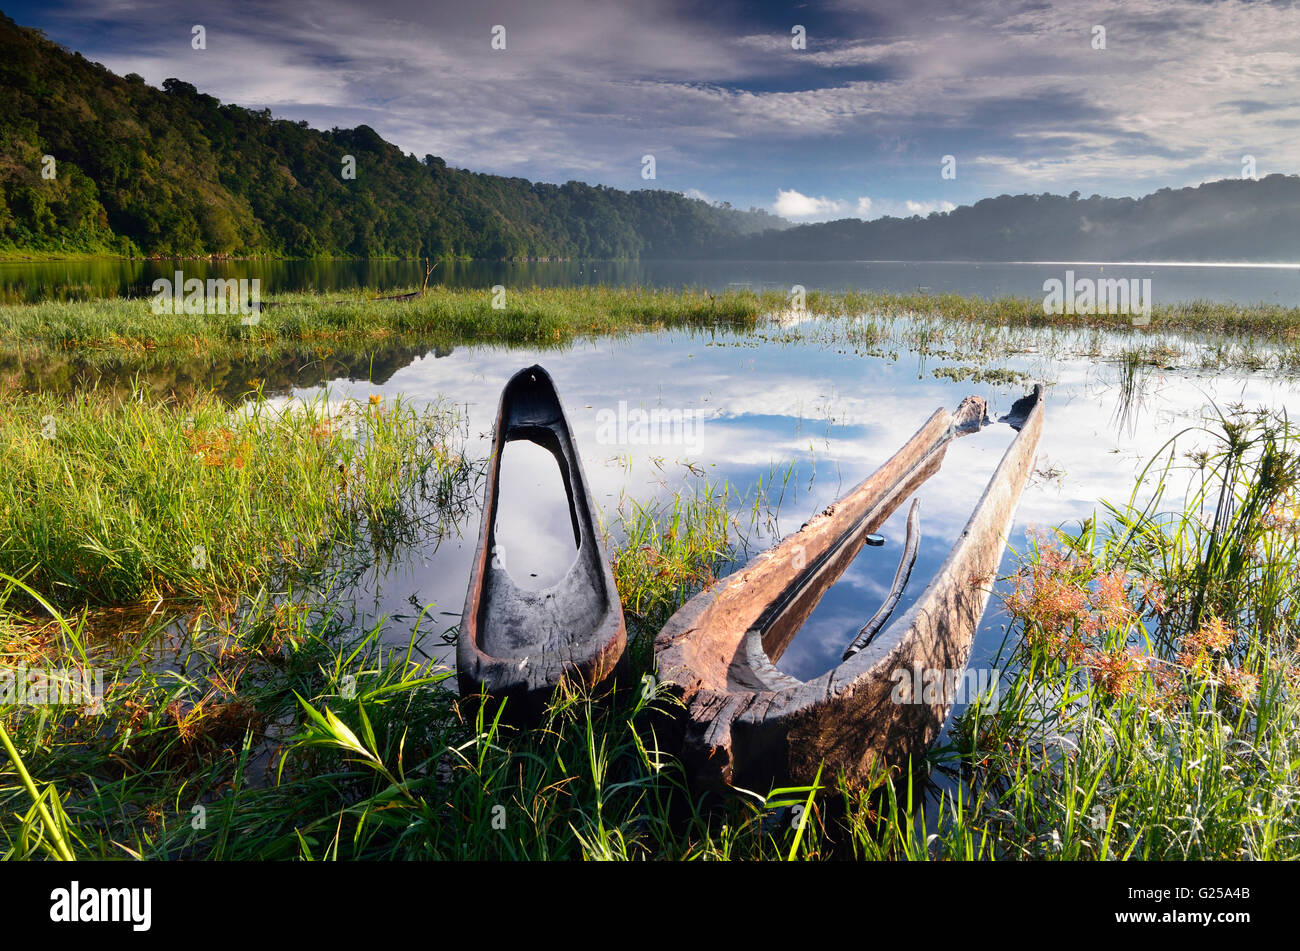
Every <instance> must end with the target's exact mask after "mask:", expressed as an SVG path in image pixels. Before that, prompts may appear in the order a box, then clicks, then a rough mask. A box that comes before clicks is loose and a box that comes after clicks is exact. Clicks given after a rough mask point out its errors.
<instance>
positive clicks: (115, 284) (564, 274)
mask: <svg viewBox="0 0 1300 951" xmlns="http://www.w3.org/2000/svg"><path fill="white" fill-rule="evenodd" d="M177 268H180V269H182V270H183V271H184V272H185V275H186V277H197V278H200V279H205V280H206V279H207V278H208V277H221V278H241V277H245V278H257V279H259V280H260V281H261V282H262V283H261V292H262V293H263V294H274V293H283V292H286V291H299V290H319V291H333V290H340V289H345V288H353V287H375V288H380V289H388V288H401V287H411V286H414V285H418V284H419V283H420V282H421V281H422V280H423V279H424V268H423V265H421V264H419V263H417V262H414V261H223V262H208V261H180V262H171V261H134V262H132V261H76V262H66V263H46V264H22V263H6V262H0V302H6V301H7V302H13V301H34V300H42V299H46V298H54V299H58V300H61V299H67V298H69V297H71V298H87V297H104V296H134V297H142V296H146V295H148V294H150V287H151V285H152V283H153V281H154V279H155V278H159V277H165V278H168V279H170V278H171V277H172V275H173V274H174V272H175V271H176V269H177ZM1067 268H1069V269H1070V270H1073V271H1074V273H1075V277H1076V278H1085V277H1086V278H1093V279H1095V278H1098V277H1105V278H1112V277H1113V278H1124V279H1131V278H1138V279H1148V278H1149V279H1150V280H1151V295H1152V298H1153V300H1154V301H1155V303H1156V304H1167V303H1174V302H1177V301H1186V300H1196V299H1204V300H1215V301H1224V302H1235V303H1246V304H1249V303H1261V302H1267V303H1280V304H1288V305H1300V265H1269V266H1260V267H1254V266H1240V265H1232V266H1229V265H1223V266H1203V265H1176V264H1174V265H1156V264H1105V263H1096V262H1093V263H1075V264H1067V263H1063V262H1062V263H1038V262H1035V263H1016V262H1011V263H936V262H909V261H883V262H882V261H834V262H805V261H634V262H614V261H594V262H593V261H583V262H539V263H506V262H501V263H496V264H492V263H487V262H471V263H455V262H445V263H443V264H441V265H439V266H438V268H437V270H435V271H434V275H433V278H432V279H431V283H438V284H446V285H450V286H456V287H484V288H487V287H491V286H492V285H494V284H502V285H505V286H506V287H520V286H532V285H537V286H542V287H550V286H572V285H582V284H596V283H604V284H639V285H644V286H649V287H669V288H679V287H684V286H691V287H707V288H710V289H713V290H723V289H726V288H728V287H751V288H755V289H758V288H766V289H768V290H773V289H781V290H788V289H789V288H790V287H791V286H792V285H794V284H802V285H803V286H804V287H806V288H808V289H810V290H811V289H821V290H830V291H841V290H850V289H855V290H878V291H896V292H905V291H907V292H910V291H915V290H917V289H918V288H922V289H925V290H928V291H931V292H934V293H945V292H952V293H958V294H971V295H977V296H981V297H1000V296H1007V295H1010V296H1015V297H1029V298H1035V297H1042V296H1043V282H1044V281H1046V280H1048V279H1049V278H1056V279H1058V280H1062V281H1064V279H1065V271H1066V269H1067Z"/></svg>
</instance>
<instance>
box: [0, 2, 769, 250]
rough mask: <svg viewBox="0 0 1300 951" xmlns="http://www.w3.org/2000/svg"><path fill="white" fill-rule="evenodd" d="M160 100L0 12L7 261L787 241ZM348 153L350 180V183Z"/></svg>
mask: <svg viewBox="0 0 1300 951" xmlns="http://www.w3.org/2000/svg"><path fill="white" fill-rule="evenodd" d="M163 87H164V88H163V90H158V89H155V88H153V87H151V86H149V85H147V84H146V83H145V82H144V80H143V79H142V78H141V77H139V76H137V75H134V74H131V75H128V76H126V77H119V76H117V75H115V74H113V73H112V72H110V71H109V70H107V69H105V68H104V67H103V66H101V65H99V64H98V63H93V62H90V61H89V60H87V59H85V58H84V57H83V56H82V55H81V54H80V53H73V52H69V51H68V50H66V49H64V48H63V47H60V46H58V45H56V44H54V43H52V42H50V41H49V40H48V39H46V38H45V37H44V35H43V34H41V33H40V32H39V31H37V30H31V29H26V28H23V27H20V26H18V25H17V24H15V23H14V22H13V21H12V20H10V19H8V18H7V17H5V16H4V15H3V14H0V248H10V249H13V248H21V249H32V250H44V251H87V252H94V251H109V252H117V253H127V252H130V253H143V254H148V255H193V254H232V255H249V254H272V255H284V256H291V257H315V256H341V257H377V256H401V257H424V256H427V257H431V258H436V257H442V256H465V257H473V258H486V259H500V258H520V257H590V258H634V257H687V256H696V255H701V254H705V253H713V252H715V251H716V249H717V247H718V246H719V245H722V244H725V243H726V242H727V241H729V240H734V239H735V238H736V237H737V236H739V235H744V234H749V233H753V232H757V231H762V230H764V229H768V228H781V227H785V226H786V225H787V223H786V222H785V221H784V220H782V219H780V218H777V217H775V216H773V215H769V214H767V213H765V212H761V211H758V212H754V211H750V212H743V211H739V210H735V209H732V208H730V207H729V206H726V205H722V206H715V205H710V204H708V203H706V202H703V201H698V200H695V199H690V198H686V197H684V196H682V195H680V194H677V193H675V192H668V191H661V190H656V189H644V190H639V191H630V192H628V191H619V190H617V189H612V188H605V187H602V186H594V187H593V186H590V185H585V184H582V183H580V182H569V183H568V184H566V185H551V184H542V183H534V182H529V181H526V180H525V179H522V178H504V177H501V176H496V175H482V174H476V173H473V172H469V171H464V170H461V169H455V168H448V167H447V165H446V163H445V162H444V161H443V160H442V159H439V158H436V157H434V156H431V155H426V156H425V157H424V158H423V160H420V159H416V158H415V157H414V156H408V155H404V154H403V153H402V151H401V150H400V149H398V148H397V147H396V146H394V145H391V144H389V143H387V142H385V141H384V140H383V139H381V138H380V137H379V135H378V134H377V133H375V131H374V130H373V129H370V128H369V127H367V126H360V127H358V128H356V129H334V130H333V131H331V132H319V131H317V130H314V129H311V128H309V127H308V126H307V124H306V123H295V122H290V121H286V120H276V119H273V118H272V117H271V114H270V112H269V110H262V111H252V110H248V109H243V108H241V107H239V106H235V105H222V104H221V103H220V102H219V101H218V100H216V99H214V98H213V97H211V96H207V95H204V94H202V93H200V92H198V91H197V90H196V89H195V88H194V86H192V85H190V84H189V83H185V82H182V81H179V80H174V79H172V80H167V81H166V82H165V83H164V84H163ZM47 155H49V156H53V158H54V162H53V165H52V166H51V165H50V163H49V162H47V161H45V160H44V156H47ZM346 155H351V156H353V157H354V158H355V160H356V166H355V167H356V177H355V179H346V178H345V177H344V164H343V157H344V156H346ZM43 171H44V172H45V173H46V174H45V175H43V174H42V172H43ZM51 172H52V173H53V177H47V176H48V175H50V173H51Z"/></svg>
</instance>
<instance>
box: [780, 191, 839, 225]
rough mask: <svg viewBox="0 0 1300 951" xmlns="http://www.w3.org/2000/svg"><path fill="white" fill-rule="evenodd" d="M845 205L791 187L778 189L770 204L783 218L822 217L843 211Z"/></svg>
mask: <svg viewBox="0 0 1300 951" xmlns="http://www.w3.org/2000/svg"><path fill="white" fill-rule="evenodd" d="M846 207H847V204H846V203H845V202H842V201H836V200H834V199H831V198H813V197H812V196H810V195H804V194H801V193H799V192H797V191H795V190H794V189H793V188H791V189H789V190H786V189H780V190H778V191H777V194H776V201H775V202H774V203H773V204H772V210H773V211H775V212H776V213H777V214H778V215H781V216H782V217H783V218H823V219H824V218H828V217H830V216H833V215H835V214H836V213H838V212H843V211H844V209H845V208H846Z"/></svg>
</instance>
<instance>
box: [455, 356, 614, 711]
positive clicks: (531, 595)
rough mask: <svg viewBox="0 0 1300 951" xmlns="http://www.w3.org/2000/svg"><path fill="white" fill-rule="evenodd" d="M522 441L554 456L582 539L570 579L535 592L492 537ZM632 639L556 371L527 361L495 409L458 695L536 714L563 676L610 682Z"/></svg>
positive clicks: (592, 683)
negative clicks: (502, 481)
mask: <svg viewBox="0 0 1300 951" xmlns="http://www.w3.org/2000/svg"><path fill="white" fill-rule="evenodd" d="M516 439H526V440H529V441H531V442H534V443H536V444H537V445H539V446H541V447H543V448H545V449H547V450H549V451H550V452H551V454H552V455H553V456H554V457H555V461H556V462H557V463H558V464H559V467H560V474H561V476H562V477H563V480H564V489H565V494H566V496H567V497H568V502H569V515H570V517H571V520H572V523H573V536H574V541H575V543H576V545H577V552H576V556H575V558H574V560H573V564H571V565H570V566H569V570H568V572H567V573H566V574H565V575H564V577H563V578H561V579H560V580H559V581H558V582H556V583H555V584H554V585H552V586H550V587H547V588H543V589H541V590H536V591H530V590H526V589H523V588H520V587H518V586H517V585H516V584H515V582H514V580H513V579H512V578H511V577H510V573H509V572H508V571H507V570H506V565H507V564H508V563H509V558H508V554H509V553H508V552H504V551H502V550H501V549H500V548H499V547H498V545H497V541H496V521H497V501H498V492H499V477H500V474H501V454H502V450H503V449H504V448H505V446H506V443H508V442H511V441H513V440H516ZM626 643H627V633H626V629H625V627H624V624H623V609H622V606H621V605H620V603H619V599H618V591H617V589H616V588H615V587H614V575H613V573H612V571H611V570H610V565H609V559H608V558H606V557H605V547H604V544H603V543H602V541H601V538H600V534H599V532H597V530H596V520H595V508H594V506H593V505H592V502H591V493H590V491H589V489H588V487H587V479H586V476H585V474H584V473H583V469H582V460H581V458H580V457H579V456H578V450H577V447H576V446H575V445H574V441H573V434H572V431H571V429H570V428H569V421H568V418H567V417H566V416H565V414H564V408H563V406H561V404H560V397H559V394H558V393H556V391H555V385H554V383H553V382H552V381H551V377H550V375H549V374H548V373H547V372H546V371H545V370H543V369H542V368H541V367H540V366H532V367H528V368H526V369H523V370H520V371H519V372H518V373H516V374H515V375H514V376H513V377H511V378H510V381H509V382H508V383H507V384H506V386H505V389H504V390H503V391H502V392H501V404H500V407H499V409H498V410H497V419H496V428H495V430H494V435H493V445H492V457H491V462H490V464H489V467H488V473H487V484H486V485H485V487H484V490H483V521H482V524H481V526H480V528H479V542H478V548H477V550H476V551H475V553H474V560H473V563H472V564H471V566H470V577H469V589H468V591H467V593H466V595H465V611H464V613H463V614H462V616H461V628H460V636H459V638H458V640H457V643H456V667H457V675H458V682H459V685H460V693H461V696H462V697H469V696H471V695H475V694H481V693H484V692H486V693H487V694H488V695H489V696H491V697H493V698H496V699H503V698H508V699H509V700H510V702H509V703H508V704H507V713H508V714H509V713H510V712H511V711H513V714H515V715H514V716H510V718H511V719H516V718H518V719H529V718H535V717H536V716H537V715H538V714H539V713H540V712H541V710H542V709H543V708H544V706H545V704H546V701H547V700H548V699H549V697H550V695H551V692H552V691H553V690H554V688H555V687H556V685H557V684H558V683H559V682H560V679H561V678H562V677H564V676H566V675H568V676H570V677H573V678H575V679H576V680H579V681H581V682H583V683H585V684H586V685H587V686H589V687H596V686H598V685H600V684H601V683H602V682H604V681H605V680H606V679H607V678H608V677H609V676H610V674H612V673H613V672H614V670H615V668H616V667H617V665H618V663H619V661H620V659H621V658H622V656H623V650H624V647H625V646H626Z"/></svg>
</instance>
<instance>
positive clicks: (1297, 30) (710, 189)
mask: <svg viewBox="0 0 1300 951" xmlns="http://www.w3.org/2000/svg"><path fill="white" fill-rule="evenodd" d="M4 12H5V13H6V14H7V15H8V16H10V17H11V18H13V19H14V20H16V21H17V22H18V23H20V24H22V25H24V26H34V27H38V28H40V29H41V30H43V31H45V33H46V35H48V36H49V37H50V38H51V39H53V40H54V41H56V42H58V43H61V44H63V45H64V46H67V47H69V48H71V49H76V50H79V51H81V53H82V54H83V55H84V56H86V57H87V58H88V59H91V60H95V61H98V62H100V63H103V64H104V65H105V66H107V67H108V68H110V69H112V70H113V71H114V72H116V73H119V74H126V73H130V72H135V73H139V74H140V75H142V76H143V77H144V78H145V80H146V81H148V82H149V83H151V84H153V85H161V83H162V81H163V80H164V79H166V78H168V77H173V76H175V77H178V78H180V79H183V80H185V81H187V82H191V83H193V84H194V85H196V86H197V87H198V88H199V89H200V90H201V91H203V92H206V93H208V94H210V95H213V96H216V97H218V98H219V99H221V100H222V101H223V102H235V103H238V104H240V105H243V106H248V107H250V108H257V109H261V108H269V109H270V110H271V111H272V113H273V114H274V115H276V116H277V117H281V118H286V119H292V120H295V121H296V120H300V119H301V120H306V121H307V122H308V123H309V124H310V125H312V126H314V127H317V128H321V129H329V128H332V127H336V126H338V127H351V126H356V125H361V124H365V125H368V126H370V127H372V128H373V129H375V130H376V131H377V132H378V133H379V134H380V135H381V136H383V137H384V138H385V139H387V140H389V141H390V142H393V143H394V144H396V145H398V146H399V147H401V148H402V149H403V150H405V151H408V152H412V153H414V154H416V155H417V156H423V155H425V154H426V153H432V154H434V155H438V156H441V157H443V158H444V159H445V160H446V161H447V163H448V164H449V165H452V166H456V167H461V168H469V169H473V170H475V171H482V172H492V173H495V174H500V175H511V176H519V177H523V178H528V179H532V180H540V181H549V182H565V181H569V180H571V179H577V180H581V181H586V182H590V183H593V184H595V183H600V184H605V185H609V186H613V187H617V188H646V187H655V188H666V189H670V190H673V191H680V192H683V193H685V194H688V195H691V196H694V197H700V198H705V199H707V200H709V201H728V202H730V203H731V204H732V205H734V206H736V207H739V208H748V207H751V206H755V207H760V208H765V209H767V210H769V211H772V212H775V213H777V214H780V215H782V216H784V217H786V218H788V219H790V220H791V221H797V222H807V221H824V220H829V219H835V218H845V217H858V218H864V219H872V218H877V217H880V216H882V215H901V216H906V215H911V214H921V215H925V214H928V213H929V212H931V211H935V210H947V209H950V208H952V207H955V206H957V205H961V204H969V203H972V202H974V201H978V200H979V199H981V198H986V197H991V196H996V195H1000V194H1020V193H1025V192H1029V193H1041V192H1054V193H1058V194H1069V193H1070V192H1072V191H1079V192H1081V193H1082V194H1083V195H1084V196H1085V197H1086V196H1088V195H1091V194H1094V193H1095V194H1102V195H1131V196H1138V195H1143V194H1147V193H1150V192H1152V191H1155V190H1156V189H1158V188H1162V187H1171V188H1181V187H1185V186H1189V185H1197V184H1200V183H1201V182H1205V181H1214V180H1217V179H1221V178H1237V177H1240V176H1241V175H1242V174H1243V167H1244V166H1245V164H1246V161H1247V157H1250V158H1251V159H1252V160H1253V166H1254V171H1255V174H1256V175H1257V176H1259V177H1263V176H1264V175H1267V174H1271V173H1274V172H1282V173H1284V174H1297V173H1300V95H1297V90H1300V5H1297V4H1295V3H1266V2H1240V0H1221V2H1202V0H1124V2H1123V3H1113V2H1108V3H1101V2H1092V0H1079V2H1059V3H1044V2H1030V0H984V2H982V0H962V2H960V3H956V2H953V0H905V2H891V3H882V2H867V0H835V2H827V3H752V4H743V3H734V2H729V0H720V2H706V3H678V2H668V0H634V2H623V3H594V2H588V0H554V2H539V0H512V2H495V0H459V2H446V0H432V2H416V0H366V2H357V0H296V2H284V0H280V2H256V0H228V2H222V3H204V4H180V3H168V2H158V0H79V2H75V3H68V2H63V0H43V2H41V3H30V4H28V3H20V4H12V3H9V4H6V5H5V6H4ZM195 26H202V27H203V33H204V40H205V48H203V49H195V48H194V45H195V44H194V27H195ZM800 27H801V28H802V31H800V30H798V29H797V28H800ZM496 28H504V30H501V29H496ZM494 39H495V46H496V47H501V46H504V48H494ZM801 44H802V48H797V47H799V46H800V45H801ZM647 156H652V157H653V175H654V177H653V178H649V177H647V175H648V173H649V172H650V171H651V163H649V162H647V161H646V157H647Z"/></svg>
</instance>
